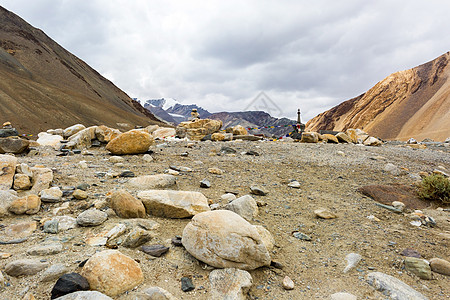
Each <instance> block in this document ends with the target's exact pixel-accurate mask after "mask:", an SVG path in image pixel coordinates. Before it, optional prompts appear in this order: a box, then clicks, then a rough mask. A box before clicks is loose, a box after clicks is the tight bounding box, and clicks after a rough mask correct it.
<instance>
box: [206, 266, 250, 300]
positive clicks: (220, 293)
mask: <svg viewBox="0 0 450 300" xmlns="http://www.w3.org/2000/svg"><path fill="white" fill-rule="evenodd" d="M209 283H210V285H211V290H210V293H211V294H210V299H229V300H245V299H247V292H248V290H249V289H250V287H251V286H252V283H253V279H252V276H251V275H250V273H248V272H247V271H243V270H239V269H236V268H226V269H216V270H213V271H211V273H209Z"/></svg>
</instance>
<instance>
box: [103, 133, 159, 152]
mask: <svg viewBox="0 0 450 300" xmlns="http://www.w3.org/2000/svg"><path fill="white" fill-rule="evenodd" d="M154 142H155V141H154V139H153V137H152V136H151V134H149V133H148V132H145V131H143V130H137V129H133V130H130V131H127V132H124V133H122V134H120V135H118V136H117V137H116V138H114V139H112V140H111V141H110V142H109V143H108V144H107V145H106V150H108V151H109V152H111V153H112V154H114V155H124V154H139V153H145V152H147V150H148V148H149V147H150V146H151V145H152V144H153V143H154Z"/></svg>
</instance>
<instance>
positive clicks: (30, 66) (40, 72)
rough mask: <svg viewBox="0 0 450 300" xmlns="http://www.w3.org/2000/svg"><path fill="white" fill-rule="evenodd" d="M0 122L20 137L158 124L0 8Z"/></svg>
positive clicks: (38, 32) (94, 73)
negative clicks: (74, 128) (53, 131)
mask: <svg viewBox="0 0 450 300" xmlns="http://www.w3.org/2000/svg"><path fill="white" fill-rule="evenodd" d="M0 24H1V26H0V46H1V47H0V121H1V122H2V123H3V122H5V121H10V122H12V123H13V125H14V126H15V127H16V128H17V129H18V130H19V132H20V133H33V134H35V133H38V132H39V131H43V130H44V129H47V128H65V127H68V126H70V125H73V124H76V123H83V124H86V125H95V124H96V125H100V124H105V125H108V126H112V127H116V126H117V124H122V125H123V126H124V127H125V129H127V128H131V127H134V126H135V125H143V126H146V125H149V124H156V123H159V121H158V120H157V119H156V118H155V117H154V116H153V115H152V114H151V113H149V112H148V111H147V110H145V109H144V108H143V107H142V106H141V105H140V104H139V103H138V102H136V101H134V100H132V99H131V98H130V97H129V96H128V95H126V94H125V93H124V92H123V91H122V90H120V89H119V88H117V87H116V86H115V85H114V84H113V83H112V82H110V81H109V80H107V79H106V78H104V77H103V76H101V75H100V74H99V73H98V72H97V71H95V70H94V69H92V68H91V67H90V66H88V65H87V64H86V63H85V62H83V61H82V60H81V59H79V58H78V57H76V56H74V55H73V54H71V53H70V52H68V51H67V50H65V49H64V48H63V47H61V46H60V45H58V44H57V43H56V42H55V41H53V40H52V39H51V38H49V37H48V36H47V35H46V34H45V33H44V32H43V31H41V30H39V29H37V28H34V27H33V26H31V25H30V24H28V23H27V22H25V21H24V20H23V19H21V18H20V17H18V16H17V15H15V14H14V13H12V12H10V11H8V10H6V9H4V8H3V7H0Z"/></svg>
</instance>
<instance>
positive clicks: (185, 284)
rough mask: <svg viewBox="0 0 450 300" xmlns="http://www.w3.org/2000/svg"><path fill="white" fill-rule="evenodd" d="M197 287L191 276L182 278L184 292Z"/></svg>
mask: <svg viewBox="0 0 450 300" xmlns="http://www.w3.org/2000/svg"><path fill="white" fill-rule="evenodd" d="M194 289H195V286H194V284H193V283H192V280H191V279H190V278H189V277H182V278H181V290H182V291H183V292H189V291H192V290H194Z"/></svg>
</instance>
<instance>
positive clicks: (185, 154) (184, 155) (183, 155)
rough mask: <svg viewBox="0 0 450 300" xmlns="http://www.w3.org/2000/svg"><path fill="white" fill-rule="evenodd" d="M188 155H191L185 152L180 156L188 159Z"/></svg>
mask: <svg viewBox="0 0 450 300" xmlns="http://www.w3.org/2000/svg"><path fill="white" fill-rule="evenodd" d="M188 155H189V153H187V152H183V153H181V154H180V156H182V157H187V156H188Z"/></svg>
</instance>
